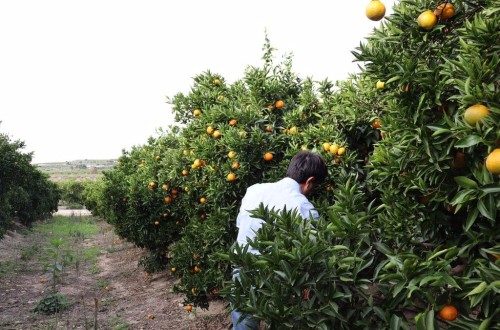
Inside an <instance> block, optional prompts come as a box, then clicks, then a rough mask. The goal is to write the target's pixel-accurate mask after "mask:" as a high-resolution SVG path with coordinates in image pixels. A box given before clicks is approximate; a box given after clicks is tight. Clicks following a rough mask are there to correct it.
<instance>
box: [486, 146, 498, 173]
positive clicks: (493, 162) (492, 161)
mask: <svg viewBox="0 0 500 330" xmlns="http://www.w3.org/2000/svg"><path fill="white" fill-rule="evenodd" d="M486 169H487V170H488V172H490V173H491V174H500V148H497V149H495V150H493V151H492V152H491V153H490V154H489V155H488V157H486Z"/></svg>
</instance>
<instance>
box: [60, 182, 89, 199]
mask: <svg viewBox="0 0 500 330" xmlns="http://www.w3.org/2000/svg"><path fill="white" fill-rule="evenodd" d="M91 182H92V181H90V180H86V181H77V180H68V181H62V182H58V183H57V185H58V187H59V189H60V190H61V200H62V202H63V203H69V204H80V205H83V204H85V197H84V191H85V189H86V187H87V186H88V185H89V184H91Z"/></svg>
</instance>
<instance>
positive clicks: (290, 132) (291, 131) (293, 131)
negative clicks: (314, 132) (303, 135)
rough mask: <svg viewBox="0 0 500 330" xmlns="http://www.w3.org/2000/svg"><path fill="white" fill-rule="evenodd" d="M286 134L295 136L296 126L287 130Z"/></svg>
mask: <svg viewBox="0 0 500 330" xmlns="http://www.w3.org/2000/svg"><path fill="white" fill-rule="evenodd" d="M288 134H292V135H293V134H297V126H293V127H292V128H290V129H289V130H288Z"/></svg>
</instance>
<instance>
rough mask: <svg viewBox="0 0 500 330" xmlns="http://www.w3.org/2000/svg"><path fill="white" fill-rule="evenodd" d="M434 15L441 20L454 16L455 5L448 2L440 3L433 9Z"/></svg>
mask: <svg viewBox="0 0 500 330" xmlns="http://www.w3.org/2000/svg"><path fill="white" fill-rule="evenodd" d="M434 15H436V16H438V17H439V18H440V19H441V20H443V21H446V20H447V19H450V18H452V17H453V16H455V7H454V6H453V5H452V4H451V3H449V2H447V3H442V4H440V5H439V6H437V7H436V9H434Z"/></svg>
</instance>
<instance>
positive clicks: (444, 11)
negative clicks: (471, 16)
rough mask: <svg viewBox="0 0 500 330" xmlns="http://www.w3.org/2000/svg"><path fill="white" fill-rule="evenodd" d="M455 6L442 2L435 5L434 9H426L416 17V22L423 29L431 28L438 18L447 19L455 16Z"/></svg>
mask: <svg viewBox="0 0 500 330" xmlns="http://www.w3.org/2000/svg"><path fill="white" fill-rule="evenodd" d="M455 12H456V11H455V6H453V5H452V4H451V3H449V2H444V3H442V4H440V5H438V6H437V7H436V9H434V11H432V10H430V9H427V10H425V11H424V12H422V13H421V14H420V15H419V16H418V18H417V24H418V26H419V27H421V28H422V29H424V30H427V31H429V30H432V28H433V27H434V26H436V24H437V22H438V20H441V21H443V22H444V21H447V20H449V19H450V18H452V17H453V16H455Z"/></svg>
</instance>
